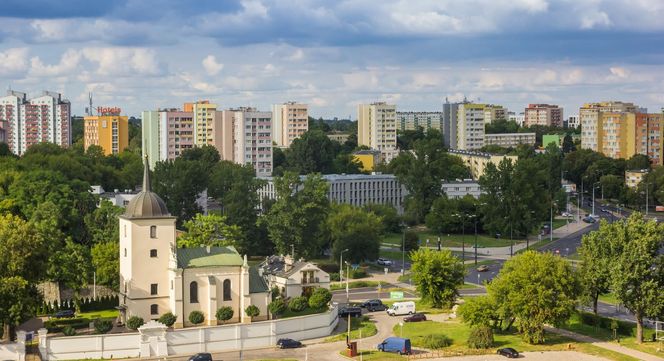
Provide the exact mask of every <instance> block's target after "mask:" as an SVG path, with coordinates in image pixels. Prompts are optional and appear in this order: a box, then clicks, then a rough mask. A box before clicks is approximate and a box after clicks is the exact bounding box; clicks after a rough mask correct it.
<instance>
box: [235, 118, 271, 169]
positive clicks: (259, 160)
mask: <svg viewBox="0 0 664 361" xmlns="http://www.w3.org/2000/svg"><path fill="white" fill-rule="evenodd" d="M229 112H232V113H233V114H232V116H233V145H234V147H233V156H234V161H235V163H239V164H251V165H252V166H253V167H254V169H255V170H256V175H257V176H259V177H266V176H270V175H271V174H272V112H259V111H257V110H256V109H255V108H244V107H243V108H238V109H230V110H229Z"/></svg>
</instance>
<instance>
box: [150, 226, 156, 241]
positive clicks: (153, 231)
mask: <svg viewBox="0 0 664 361" xmlns="http://www.w3.org/2000/svg"><path fill="white" fill-rule="evenodd" d="M150 238H157V226H150Z"/></svg>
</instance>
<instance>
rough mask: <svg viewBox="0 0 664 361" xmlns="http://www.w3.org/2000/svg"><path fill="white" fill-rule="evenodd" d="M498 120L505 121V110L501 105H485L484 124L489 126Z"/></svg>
mask: <svg viewBox="0 0 664 361" xmlns="http://www.w3.org/2000/svg"><path fill="white" fill-rule="evenodd" d="M498 119H503V120H507V108H503V106H502V105H494V104H487V105H486V106H485V107H484V123H485V124H491V123H493V122H495V121H496V120H498Z"/></svg>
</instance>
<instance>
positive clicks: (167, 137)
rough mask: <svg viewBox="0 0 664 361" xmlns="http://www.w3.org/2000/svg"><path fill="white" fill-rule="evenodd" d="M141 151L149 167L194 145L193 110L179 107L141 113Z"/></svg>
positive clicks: (173, 157) (178, 154)
mask: <svg viewBox="0 0 664 361" xmlns="http://www.w3.org/2000/svg"><path fill="white" fill-rule="evenodd" d="M141 127H142V135H143V138H142V142H143V146H142V151H143V156H146V155H147V156H148V159H149V160H150V168H152V169H154V166H155V164H156V163H157V162H158V161H164V160H169V159H170V160H172V159H175V158H177V157H179V156H180V154H182V152H183V151H185V150H186V149H190V148H192V147H194V121H193V112H184V111H182V110H180V109H175V108H172V109H161V110H150V111H144V112H143V113H142V121H141Z"/></svg>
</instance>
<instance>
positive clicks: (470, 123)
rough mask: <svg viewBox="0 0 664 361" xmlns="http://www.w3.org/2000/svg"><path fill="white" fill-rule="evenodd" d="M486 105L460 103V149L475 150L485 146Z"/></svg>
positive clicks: (458, 123) (458, 121)
mask: <svg viewBox="0 0 664 361" xmlns="http://www.w3.org/2000/svg"><path fill="white" fill-rule="evenodd" d="M485 108H486V105H484V104H474V103H466V104H460V105H459V107H458V114H457V126H456V130H457V133H456V138H457V141H456V144H457V148H458V149H465V150H474V149H480V148H482V147H483V146H484V110H485Z"/></svg>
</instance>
